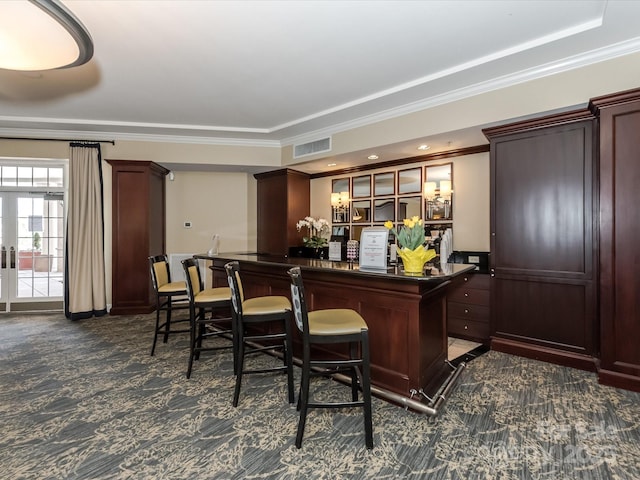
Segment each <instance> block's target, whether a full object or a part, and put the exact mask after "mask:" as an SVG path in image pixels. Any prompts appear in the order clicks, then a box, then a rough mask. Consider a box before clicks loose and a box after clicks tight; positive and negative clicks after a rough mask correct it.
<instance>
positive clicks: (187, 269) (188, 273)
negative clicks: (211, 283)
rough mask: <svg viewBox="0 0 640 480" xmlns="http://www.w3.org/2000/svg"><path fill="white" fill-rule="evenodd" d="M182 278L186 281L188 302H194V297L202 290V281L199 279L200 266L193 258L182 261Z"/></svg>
mask: <svg viewBox="0 0 640 480" xmlns="http://www.w3.org/2000/svg"><path fill="white" fill-rule="evenodd" d="M182 266H183V267H184V276H185V280H186V281H187V282H186V283H187V295H188V297H189V301H191V302H193V301H195V298H196V296H197V295H198V294H199V293H200V292H201V291H202V290H203V287H202V279H201V278H200V266H199V265H198V260H196V259H195V258H187V259H185V260H183V261H182Z"/></svg>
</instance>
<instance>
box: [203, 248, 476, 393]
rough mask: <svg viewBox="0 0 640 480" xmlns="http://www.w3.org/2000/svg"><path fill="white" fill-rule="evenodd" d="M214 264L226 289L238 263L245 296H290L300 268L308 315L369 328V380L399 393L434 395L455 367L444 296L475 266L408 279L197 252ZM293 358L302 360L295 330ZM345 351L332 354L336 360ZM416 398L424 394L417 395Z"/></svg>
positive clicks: (332, 265)
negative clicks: (358, 318)
mask: <svg viewBox="0 0 640 480" xmlns="http://www.w3.org/2000/svg"><path fill="white" fill-rule="evenodd" d="M196 258H200V259H205V260H210V261H212V265H211V267H210V268H211V269H212V271H213V285H214V286H225V285H227V278H226V275H225V273H224V265H225V263H227V262H229V261H232V260H237V261H238V262H239V263H240V272H241V278H242V281H243V287H244V291H245V296H246V297H247V298H251V297H256V296H261V295H285V296H287V297H289V296H290V280H289V276H288V275H287V270H288V269H289V268H291V267H293V266H296V265H297V266H300V267H301V269H302V276H303V280H304V285H305V292H306V296H307V299H308V302H309V308H310V310H318V309H325V308H351V309H354V310H356V311H357V312H358V313H360V314H361V315H362V316H363V318H364V319H365V320H366V322H367V324H368V326H369V332H370V334H369V335H370V341H371V380H372V383H373V385H374V386H376V387H379V388H380V389H384V390H387V391H390V392H394V393H396V394H398V395H401V396H406V397H412V396H413V397H415V398H416V399H417V397H418V396H420V395H419V392H421V391H422V392H424V393H425V394H426V395H429V396H431V395H434V394H435V393H436V392H437V391H438V389H439V388H440V387H441V385H442V384H443V382H444V381H445V380H446V378H447V376H448V375H449V374H450V373H451V367H449V366H448V365H447V363H446V360H447V325H446V313H447V310H446V295H447V290H448V287H449V285H450V284H451V283H452V281H453V280H455V279H456V277H458V276H459V275H461V274H463V273H465V272H468V271H470V270H472V269H473V268H474V266H473V265H464V264H446V265H445V266H444V268H442V269H440V268H432V269H429V268H427V274H425V275H422V276H409V275H408V274H405V273H404V272H403V271H402V269H401V267H395V266H394V267H390V268H388V269H387V272H382V273H379V272H369V271H361V270H359V268H358V265H357V264H350V263H347V262H332V261H328V260H315V259H304V258H288V257H284V256H271V255H256V254H220V256H215V257H212V256H208V255H196ZM294 330H295V331H296V337H294V355H295V356H298V357H299V353H300V345H301V337H300V336H299V332H298V331H297V329H295V327H294ZM345 352H346V351H341V350H333V351H331V352H324V353H330V354H332V355H344V354H345ZM416 393H418V395H416Z"/></svg>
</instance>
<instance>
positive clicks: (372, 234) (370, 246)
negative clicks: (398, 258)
mask: <svg viewBox="0 0 640 480" xmlns="http://www.w3.org/2000/svg"><path fill="white" fill-rule="evenodd" d="M388 239H389V230H388V229H387V228H386V227H366V228H363V229H362V234H361V235H360V269H361V270H366V269H371V270H384V271H386V270H387V241H388Z"/></svg>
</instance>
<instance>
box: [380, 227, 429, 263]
mask: <svg viewBox="0 0 640 480" xmlns="http://www.w3.org/2000/svg"><path fill="white" fill-rule="evenodd" d="M384 226H385V227H387V228H388V229H389V230H390V231H391V232H392V233H393V234H394V235H395V236H396V238H397V239H398V245H400V247H401V248H400V249H398V256H399V257H400V258H401V259H402V264H403V265H404V271H405V272H407V273H422V270H423V268H424V264H425V263H427V262H428V261H429V260H431V259H432V258H435V256H436V252H435V250H433V249H429V250H427V249H425V248H424V241H425V236H424V222H423V221H422V219H421V218H420V217H418V216H414V217H411V218H405V219H404V220H403V225H402V228H400V231H399V232H398V231H396V229H395V228H394V226H393V222H390V221H387V222H385V223H384Z"/></svg>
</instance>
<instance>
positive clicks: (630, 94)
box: [589, 88, 640, 115]
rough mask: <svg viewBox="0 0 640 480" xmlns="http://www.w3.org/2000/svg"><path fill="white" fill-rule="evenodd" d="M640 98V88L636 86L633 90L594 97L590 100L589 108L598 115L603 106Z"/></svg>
mask: <svg viewBox="0 0 640 480" xmlns="http://www.w3.org/2000/svg"><path fill="white" fill-rule="evenodd" d="M639 99H640V88H635V89H633V90H626V91H624V92H618V93H614V94H612V95H603V96H601V97H595V98H592V99H591V100H590V101H589V109H590V110H591V111H592V112H593V114H594V115H597V114H598V113H599V110H600V109H601V108H604V107H611V106H614V105H621V104H623V103H630V102H635V101H638V100H639Z"/></svg>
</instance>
